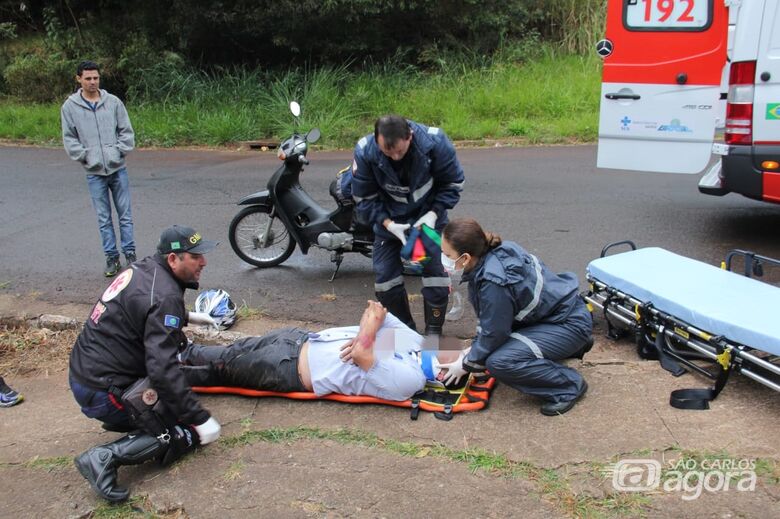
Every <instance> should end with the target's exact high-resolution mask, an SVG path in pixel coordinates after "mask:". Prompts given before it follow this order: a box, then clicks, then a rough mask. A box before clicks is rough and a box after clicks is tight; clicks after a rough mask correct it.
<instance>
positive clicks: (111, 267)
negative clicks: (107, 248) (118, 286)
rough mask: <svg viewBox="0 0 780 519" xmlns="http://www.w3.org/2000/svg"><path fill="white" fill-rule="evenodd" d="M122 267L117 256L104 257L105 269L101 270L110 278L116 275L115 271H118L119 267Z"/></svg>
mask: <svg viewBox="0 0 780 519" xmlns="http://www.w3.org/2000/svg"><path fill="white" fill-rule="evenodd" d="M121 268H122V265H121V264H120V263H119V256H116V257H111V258H106V271H105V272H103V274H104V275H105V276H106V277H107V278H112V277H114V276H116V273H117V272H119V269H121Z"/></svg>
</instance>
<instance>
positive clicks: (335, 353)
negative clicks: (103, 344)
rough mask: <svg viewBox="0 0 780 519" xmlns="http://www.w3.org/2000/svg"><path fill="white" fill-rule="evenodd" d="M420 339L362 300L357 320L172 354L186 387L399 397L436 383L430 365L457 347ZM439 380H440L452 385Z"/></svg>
mask: <svg viewBox="0 0 780 519" xmlns="http://www.w3.org/2000/svg"><path fill="white" fill-rule="evenodd" d="M423 342H424V338H423V337H422V336H421V335H420V334H418V333H417V332H415V331H414V330H412V329H410V328H409V327H407V326H406V325H405V324H403V323H402V322H401V321H400V320H399V319H398V318H396V317H395V316H394V315H393V314H390V313H388V312H387V309H386V308H384V307H383V306H382V305H381V304H380V303H378V302H376V301H369V302H368V307H367V308H366V310H365V311H364V312H363V316H362V317H361V319H360V325H359V326H349V327H342V328H329V329H327V330H323V331H321V332H319V333H311V332H308V331H305V330H301V329H298V328H284V329H281V330H276V331H274V332H271V333H268V334H266V335H263V336H262V337H248V338H245V339H241V340H239V341H236V342H235V343H233V344H231V345H229V346H202V345H198V344H191V345H189V346H188V347H187V349H185V350H184V351H183V352H182V353H181V354H180V357H179V360H180V361H181V363H182V369H183V370H184V373H185V374H186V376H187V381H188V382H189V383H190V385H191V386H229V387H242V388H246V389H258V390H264V391H276V392H280V393H289V392H297V391H309V392H314V393H315V394H316V395H317V396H325V395H328V394H330V393H339V394H342V395H367V396H373V397H377V398H381V399H384V400H397V401H402V400H407V399H409V398H411V397H412V395H414V394H415V393H417V392H418V391H420V390H422V389H423V388H424V387H425V383H426V380H427V381H431V382H433V383H434V384H437V383H438V384H441V381H442V380H445V376H446V370H442V369H439V367H438V364H439V363H440V362H442V363H443V362H444V361H447V360H454V359H455V358H456V357H457V356H458V353H459V352H458V351H429V350H428V348H427V346H426V348H425V349H423ZM444 357H447V358H444ZM449 357H452V359H449ZM446 378H447V379H448V380H447V383H448V384H450V383H452V384H453V385H455V386H457V385H460V384H459V383H460V381H459V380H449V378H451V377H446ZM437 381H438V382H437ZM464 382H465V380H464Z"/></svg>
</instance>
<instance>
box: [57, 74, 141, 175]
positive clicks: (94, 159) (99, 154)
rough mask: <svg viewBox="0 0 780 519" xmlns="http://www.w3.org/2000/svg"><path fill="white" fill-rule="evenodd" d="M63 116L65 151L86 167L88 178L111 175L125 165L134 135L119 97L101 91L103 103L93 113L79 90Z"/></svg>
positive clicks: (64, 110)
mask: <svg viewBox="0 0 780 519" xmlns="http://www.w3.org/2000/svg"><path fill="white" fill-rule="evenodd" d="M60 113H61V116H62V142H63V144H64V145H65V151H67V152H68V155H69V156H70V158H71V159H73V160H75V161H78V162H80V163H81V165H82V166H84V169H86V170H87V175H110V174H112V173H115V172H117V171H118V170H120V169H122V168H123V167H124V166H125V155H126V154H127V152H129V151H130V150H132V149H133V147H134V146H135V134H134V133H133V127H132V126H131V125H130V117H128V115H127V110H126V109H125V105H124V104H122V101H120V100H119V98H118V97H116V96H114V95H111V94H109V93H108V92H106V91H105V90H102V89H101V90H100V101H98V103H97V107H96V108H95V109H94V110H92V107H90V106H89V104H88V103H87V102H86V101H85V100H84V98H83V97H81V89H79V90H78V92H76V93H75V94H72V95H71V96H70V97H68V99H67V100H66V101H65V103H64V104H63V105H62V110H61V111H60Z"/></svg>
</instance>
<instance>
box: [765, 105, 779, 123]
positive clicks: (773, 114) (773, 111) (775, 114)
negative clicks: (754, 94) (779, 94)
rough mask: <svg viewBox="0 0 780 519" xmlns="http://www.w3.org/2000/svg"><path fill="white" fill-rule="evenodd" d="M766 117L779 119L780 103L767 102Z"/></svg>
mask: <svg viewBox="0 0 780 519" xmlns="http://www.w3.org/2000/svg"><path fill="white" fill-rule="evenodd" d="M766 118H767V119H769V120H772V119H774V120H776V121H777V120H780V103H767V105H766Z"/></svg>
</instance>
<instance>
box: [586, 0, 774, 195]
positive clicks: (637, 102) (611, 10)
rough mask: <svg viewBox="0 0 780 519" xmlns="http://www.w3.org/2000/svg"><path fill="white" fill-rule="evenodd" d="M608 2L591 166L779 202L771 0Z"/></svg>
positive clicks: (716, 192)
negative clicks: (689, 180)
mask: <svg viewBox="0 0 780 519" xmlns="http://www.w3.org/2000/svg"><path fill="white" fill-rule="evenodd" d="M607 4H608V6H607V28H606V35H605V38H604V39H603V40H601V41H600V42H599V43H598V44H597V48H596V50H597V52H598V53H599V54H600V55H601V56H602V58H603V59H604V69H603V78H602V89H601V110H600V115H599V147H598V166H599V167H603V168H617V169H627V170H637V171H657V172H666V173H691V174H696V173H701V172H703V171H705V170H707V171H706V173H705V174H704V176H703V177H702V179H701V181H700V182H699V191H701V192H702V193H706V194H711V195H724V194H726V193H729V192H733V193H739V194H742V195H744V196H747V197H749V198H754V199H756V200H764V201H767V202H774V203H780V5H779V4H780V0H741V1H740V0H607ZM716 130H718V131H716ZM716 135H717V138H716Z"/></svg>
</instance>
